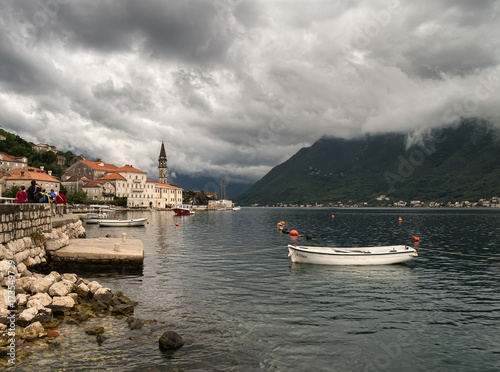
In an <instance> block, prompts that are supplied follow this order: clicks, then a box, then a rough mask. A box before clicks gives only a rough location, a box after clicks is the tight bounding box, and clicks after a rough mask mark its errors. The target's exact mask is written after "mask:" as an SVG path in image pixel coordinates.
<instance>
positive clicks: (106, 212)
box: [83, 205, 115, 224]
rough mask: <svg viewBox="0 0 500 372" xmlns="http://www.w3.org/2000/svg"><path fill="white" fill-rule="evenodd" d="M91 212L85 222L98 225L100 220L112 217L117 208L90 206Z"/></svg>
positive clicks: (84, 219)
mask: <svg viewBox="0 0 500 372" xmlns="http://www.w3.org/2000/svg"><path fill="white" fill-rule="evenodd" d="M89 208H90V212H88V213H87V216H86V218H83V221H84V222H86V223H88V224H97V223H98V222H99V220H105V219H109V218H111V217H112V212H114V211H115V208H112V207H110V206H109V205H89Z"/></svg>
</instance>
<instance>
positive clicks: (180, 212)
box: [173, 208, 194, 216]
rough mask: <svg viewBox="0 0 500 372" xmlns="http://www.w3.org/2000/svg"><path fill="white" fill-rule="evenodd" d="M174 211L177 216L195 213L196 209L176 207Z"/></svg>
mask: <svg viewBox="0 0 500 372" xmlns="http://www.w3.org/2000/svg"><path fill="white" fill-rule="evenodd" d="M173 211H174V212H175V215H176V216H189V215H192V214H194V211H192V210H190V209H184V208H174V209H173Z"/></svg>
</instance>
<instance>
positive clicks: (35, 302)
mask: <svg viewBox="0 0 500 372" xmlns="http://www.w3.org/2000/svg"><path fill="white" fill-rule="evenodd" d="M26 307H27V308H32V307H34V308H35V309H37V310H40V309H43V308H44V307H45V306H43V304H42V303H41V302H40V301H38V300H33V299H31V298H30V299H29V300H28V303H27V304H26Z"/></svg>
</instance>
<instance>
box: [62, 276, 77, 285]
mask: <svg viewBox="0 0 500 372" xmlns="http://www.w3.org/2000/svg"><path fill="white" fill-rule="evenodd" d="M61 279H63V280H68V281H70V282H71V283H73V284H74V283H76V281H77V280H78V276H77V275H76V274H62V275H61Z"/></svg>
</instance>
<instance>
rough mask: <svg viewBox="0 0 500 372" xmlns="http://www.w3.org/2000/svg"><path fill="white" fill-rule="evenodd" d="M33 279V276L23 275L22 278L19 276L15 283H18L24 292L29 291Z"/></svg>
mask: <svg viewBox="0 0 500 372" xmlns="http://www.w3.org/2000/svg"><path fill="white" fill-rule="evenodd" d="M35 280H36V279H35V278H34V277H28V276H25V277H23V278H19V279H18V280H17V282H16V284H19V285H20V286H21V287H23V289H24V291H25V292H30V291H31V289H30V288H31V283H32V282H34V281H35Z"/></svg>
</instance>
